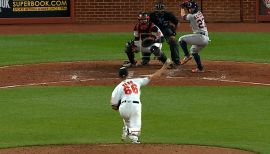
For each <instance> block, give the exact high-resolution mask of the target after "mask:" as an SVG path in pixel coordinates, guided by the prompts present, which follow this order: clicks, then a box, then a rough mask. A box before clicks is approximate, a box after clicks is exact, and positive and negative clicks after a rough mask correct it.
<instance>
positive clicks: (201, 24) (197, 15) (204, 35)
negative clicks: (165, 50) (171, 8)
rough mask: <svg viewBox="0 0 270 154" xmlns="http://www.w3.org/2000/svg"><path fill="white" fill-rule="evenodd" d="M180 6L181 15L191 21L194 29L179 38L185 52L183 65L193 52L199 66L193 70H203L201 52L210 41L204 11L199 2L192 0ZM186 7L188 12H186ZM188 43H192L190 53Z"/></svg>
mask: <svg viewBox="0 0 270 154" xmlns="http://www.w3.org/2000/svg"><path fill="white" fill-rule="evenodd" d="M180 6H181V16H182V17H183V19H184V20H187V21H189V23H190V26H191V28H192V31H193V34H188V35H184V36H181V37H180V38H179V44H180V46H181V48H182V49H183V52H184V54H185V58H184V59H183V60H182V61H181V64H182V65H183V64H185V63H186V62H188V61H189V60H191V59H192V57H191V56H190V53H191V54H192V56H193V58H194V60H195V62H196V64H197V68H194V69H192V72H194V73H195V72H203V71H204V70H203V65H202V64H201V58H200V55H199V52H200V51H201V49H202V48H204V47H205V46H206V45H208V42H209V37H208V31H207V27H206V24H205V20H204V16H203V14H202V12H201V11H199V10H198V5H197V3H196V2H194V1H192V0H190V1H186V2H184V3H182V4H181V5H180ZM185 9H186V10H187V12H188V14H186V13H185ZM187 44H191V48H190V53H189V52H188V49H187Z"/></svg>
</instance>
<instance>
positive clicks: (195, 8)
mask: <svg viewBox="0 0 270 154" xmlns="http://www.w3.org/2000/svg"><path fill="white" fill-rule="evenodd" d="M186 8H187V9H191V13H197V12H198V11H199V6H198V4H197V3H196V2H194V1H192V0H191V1H189V2H187V4H186Z"/></svg>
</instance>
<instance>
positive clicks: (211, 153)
mask: <svg viewBox="0 0 270 154" xmlns="http://www.w3.org/2000/svg"><path fill="white" fill-rule="evenodd" d="M14 153H16V154H25V153H27V154H32V153H33V154H34V153H38V154H48V153H49V154H74V153H83V154H127V153H128V154H179V153H181V154H254V152H249V151H243V150H239V149H229V148H221V147H208V146H197V145H174V144H139V145H134V144H102V145H100V144H97V145H58V146H57V145H51V146H33V147H23V148H22V147H21V148H11V149H2V150H0V154H14Z"/></svg>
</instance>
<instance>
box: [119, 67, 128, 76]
mask: <svg viewBox="0 0 270 154" xmlns="http://www.w3.org/2000/svg"><path fill="white" fill-rule="evenodd" d="M127 76H128V70H127V68H126V67H121V68H120V69H119V77H121V78H125V77H127Z"/></svg>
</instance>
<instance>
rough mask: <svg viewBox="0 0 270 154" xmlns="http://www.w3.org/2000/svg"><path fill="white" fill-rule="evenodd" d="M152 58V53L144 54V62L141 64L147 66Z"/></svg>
mask: <svg viewBox="0 0 270 154" xmlns="http://www.w3.org/2000/svg"><path fill="white" fill-rule="evenodd" d="M150 56H151V53H143V52H142V61H141V64H142V65H147V64H148V63H149V61H150Z"/></svg>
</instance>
